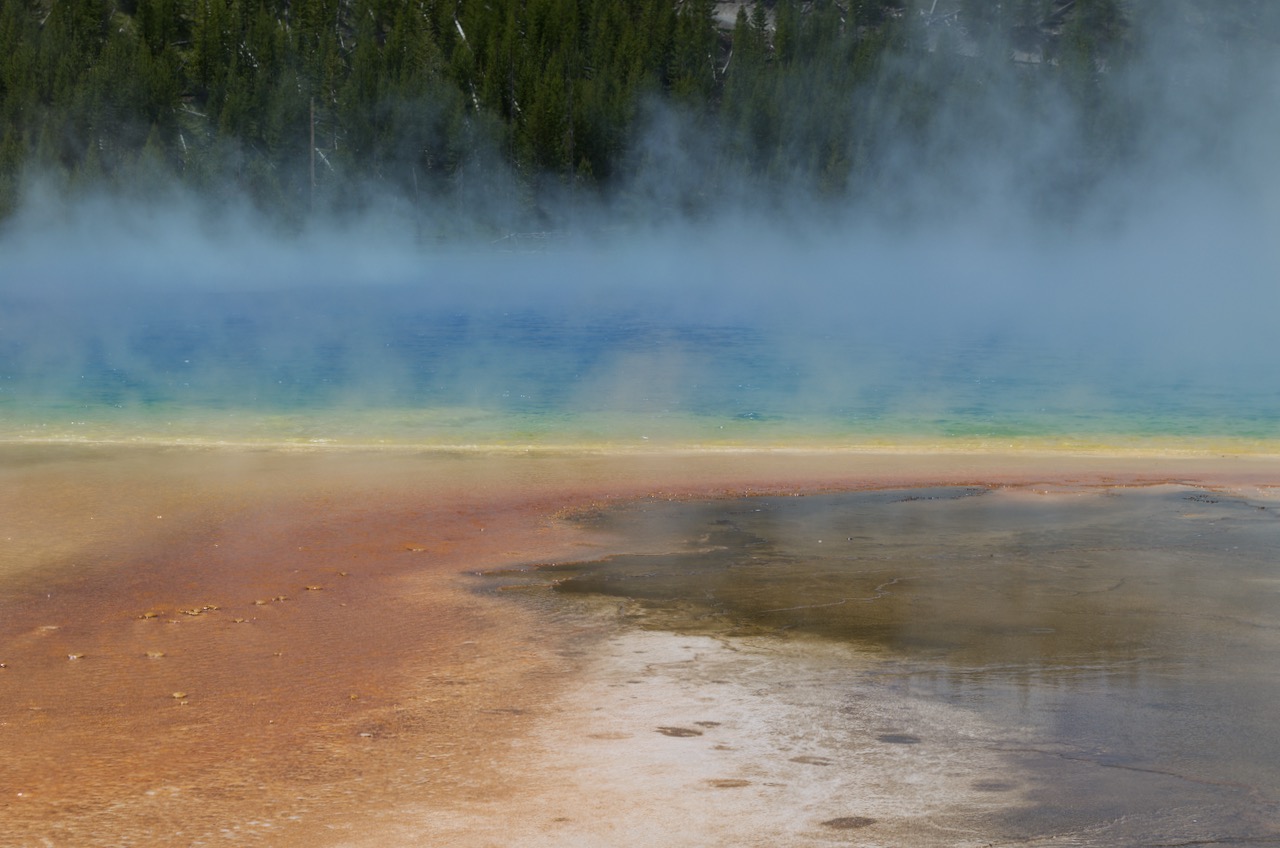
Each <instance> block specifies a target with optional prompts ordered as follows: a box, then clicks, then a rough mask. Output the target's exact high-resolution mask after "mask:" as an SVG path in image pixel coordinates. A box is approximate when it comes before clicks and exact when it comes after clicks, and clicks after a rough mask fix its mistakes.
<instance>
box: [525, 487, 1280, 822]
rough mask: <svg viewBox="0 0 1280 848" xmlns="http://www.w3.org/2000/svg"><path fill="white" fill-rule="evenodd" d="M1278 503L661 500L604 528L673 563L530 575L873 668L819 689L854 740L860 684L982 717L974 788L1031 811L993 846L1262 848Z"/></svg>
mask: <svg viewBox="0 0 1280 848" xmlns="http://www.w3.org/2000/svg"><path fill="white" fill-rule="evenodd" d="M1266 506H1268V504H1266V503H1263V502H1257V501H1253V500H1250V499H1249V498H1247V497H1243V496H1240V495H1237V494H1232V493H1229V492H1223V491H1206V490H1197V489H1189V488H1185V487H1174V486H1168V487H1154V488H1151V489H1122V488H1117V489H1109V490H1092V491H1081V492H1072V493H1060V494H1056V495H1036V494H1033V493H1032V492H1030V491H1025V490H996V489H991V490H989V489H985V488H980V487H951V488H939V489H923V490H912V491H885V492H856V493H842V494H829V495H815V496H809V497H758V498H742V499H732V500H724V501H716V502H707V503H668V502H659V501H645V502H640V503H636V504H632V505H630V506H627V507H623V508H619V509H615V510H610V511H605V512H604V513H599V514H596V515H594V516H592V517H591V518H590V520H589V522H588V523H589V524H590V525H591V526H593V527H595V528H598V529H601V530H606V531H608V532H610V533H612V534H617V535H616V536H615V538H623V539H625V538H628V537H630V538H633V539H635V540H636V548H637V549H643V550H661V551H664V553H661V554H626V555H620V556H615V557H611V558H607V559H604V560H600V561H593V562H577V563H569V564H564V565H560V566H557V567H554V568H549V569H545V570H543V571H541V572H533V573H532V574H531V575H530V578H531V579H537V578H539V577H540V578H541V579H543V580H554V581H555V583H554V590H553V594H554V595H555V596H558V597H561V598H564V599H566V600H567V599H569V598H574V599H576V600H577V601H584V602H590V601H591V599H607V600H608V602H609V603H610V604H613V605H614V606H617V607H618V608H619V609H621V610H625V611H626V615H627V620H629V621H632V622H635V623H638V624H639V625H640V626H643V627H648V628H655V629H669V630H674V631H677V632H685V633H688V632H695V633H707V634H714V635H724V634H729V635H753V636H755V637H756V638H763V639H765V640H766V643H767V640H768V639H771V638H778V639H786V640H789V641H796V640H802V639H807V638H815V637H816V638H818V639H820V640H824V641H828V640H831V641H839V642H844V643H849V644H852V645H854V646H856V647H858V648H859V649H861V650H864V651H866V652H868V653H869V654H870V656H872V657H874V658H876V661H875V662H874V664H873V665H871V666H870V667H869V668H868V669H867V670H864V671H860V672H856V673H855V672H848V673H844V674H842V672H841V670H840V669H838V668H825V667H824V668H821V669H815V679H822V680H826V681H830V685H833V686H840V687H845V689H846V691H847V692H848V699H847V702H846V703H845V704H844V705H843V706H842V707H840V708H839V709H837V710H835V711H833V714H832V716H831V722H832V725H831V727H832V728H833V729H834V730H836V731H838V729H839V728H840V727H841V725H842V723H843V722H845V721H849V722H853V721H857V720H859V719H860V717H861V716H862V714H863V710H864V705H863V702H862V701H861V700H860V699H859V697H858V695H857V693H858V692H859V691H860V690H861V689H863V688H864V687H871V688H873V689H875V690H877V691H887V692H894V693H898V694H899V695H901V696H902V697H904V698H908V699H911V700H916V699H919V700H923V701H927V702H932V703H934V704H938V705H945V707H946V708H947V709H962V710H965V711H971V712H974V713H977V714H978V715H980V716H981V717H982V719H983V720H984V721H985V722H987V724H988V726H990V727H991V728H993V730H992V731H991V738H989V739H986V740H983V742H982V745H983V746H984V749H987V750H996V751H1000V752H1004V753H1005V755H1006V757H1007V758H1008V760H1009V771H1008V773H1007V774H1004V773H997V774H975V775H974V779H973V783H972V784H971V788H972V789H973V791H975V792H983V793H1007V794H1008V796H1009V798H1010V799H1016V800H1011V801H1010V804H1011V806H1010V810H1009V813H1008V815H1007V816H1002V817H1000V821H999V822H995V823H993V824H991V827H990V832H991V833H992V834H1003V835H1007V836H1009V838H1010V839H1015V838H1020V839H1031V838H1032V837H1037V836H1044V835H1045V834H1049V833H1067V832H1073V833H1074V832H1085V831H1087V832H1090V833H1093V832H1095V829H1097V828H1102V829H1101V830H1096V832H1097V833H1099V834H1107V835H1106V836H1105V838H1103V841H1107V842H1109V843H1110V844H1148V843H1150V842H1152V841H1160V840H1166V839H1167V840H1176V838H1179V837H1180V835H1185V834H1194V833H1199V832H1202V831H1203V832H1206V833H1208V832H1216V833H1219V834H1225V835H1227V836H1229V838H1228V839H1227V840H1226V841H1230V840H1232V839H1234V840H1236V841H1239V842H1247V841H1248V840H1250V839H1256V838H1259V835H1260V834H1262V835H1264V836H1265V834H1266V833H1269V832H1270V830H1268V828H1267V826H1266V824H1267V822H1268V821H1269V820H1270V819H1269V816H1270V815H1271V814H1270V813H1269V812H1268V810H1274V809H1280V766H1278V765H1277V764H1278V763H1280V737H1277V736H1276V735H1275V733H1274V732H1273V728H1272V724H1273V722H1272V721H1271V720H1270V716H1271V715H1272V714H1273V709H1272V707H1273V705H1274V704H1275V703H1276V702H1277V701H1280V676H1277V675H1276V674H1273V673H1272V672H1271V669H1272V667H1273V666H1274V663H1273V661H1272V659H1273V657H1274V655H1275V652H1276V651H1278V650H1280V564H1278V562H1277V560H1276V556H1275V552H1276V551H1277V550H1280V521H1277V520H1276V519H1275V510H1274V509H1264V508H1263V507H1266ZM824 685H825V684H824ZM885 725H886V726H887V727H890V728H892V727H893V723H892V722H891V721H890V722H885ZM911 727H912V731H913V732H911V733H906V732H899V731H897V730H890V731H888V732H885V733H882V734H880V735H879V736H878V737H876V741H877V742H879V743H881V744H882V745H884V746H886V749H891V748H892V747H894V746H900V751H901V754H902V755H908V756H909V754H908V753H907V752H908V751H910V750H911V749H913V748H915V747H916V746H918V745H919V746H923V745H924V742H925V741H926V740H934V739H939V740H942V739H946V738H947V734H946V729H945V727H941V728H936V730H937V731H938V732H937V733H936V734H935V728H934V727H933V726H931V725H929V724H928V721H927V720H925V719H921V721H920V722H914V721H913V723H912V725H911ZM935 744H944V743H942V742H938V743H933V744H930V746H929V747H930V748H933V747H934V746H935ZM890 755H893V754H890ZM818 759H822V758H818ZM794 761H795V762H812V763H813V764H819V763H818V761H817V759H814V760H806V759H800V758H797V759H796V760H794ZM821 764H825V763H821ZM1179 810H1181V811H1193V813H1187V814H1186V815H1183V814H1182V813H1180V812H1177V811H1179ZM849 818H850V819H856V818H857V817H849ZM1113 837H1114V838H1113ZM1100 838H1102V837H1100Z"/></svg>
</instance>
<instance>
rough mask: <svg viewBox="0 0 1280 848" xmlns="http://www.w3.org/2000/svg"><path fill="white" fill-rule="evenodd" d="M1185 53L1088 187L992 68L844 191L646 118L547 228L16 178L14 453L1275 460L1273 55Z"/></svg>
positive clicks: (672, 115) (1127, 80) (1278, 409)
mask: <svg viewBox="0 0 1280 848" xmlns="http://www.w3.org/2000/svg"><path fill="white" fill-rule="evenodd" d="M1177 47H1178V44H1177V42H1176V41H1174V40H1172V39H1170V40H1169V42H1168V44H1167V45H1166V44H1163V43H1160V42H1159V39H1158V38H1157V37H1156V36H1151V43H1150V44H1147V45H1146V47H1145V49H1146V50H1147V55H1148V57H1149V58H1148V61H1147V62H1145V63H1138V64H1136V65H1135V66H1134V67H1131V68H1129V69H1127V70H1126V71H1125V74H1124V76H1123V78H1117V79H1116V80H1114V84H1116V85H1120V86H1128V87H1131V88H1132V89H1133V90H1134V94H1133V95H1132V96H1131V97H1130V98H1129V100H1128V101H1127V102H1129V103H1131V104H1135V105H1136V106H1140V107H1141V108H1144V109H1147V110H1149V114H1147V115H1145V116H1144V118H1143V120H1141V121H1136V122H1135V125H1136V126H1140V127H1141V128H1142V130H1141V134H1140V137H1139V138H1136V139H1131V140H1130V141H1131V148H1132V150H1133V151H1134V152H1132V153H1131V154H1129V155H1127V156H1126V157H1121V158H1120V160H1119V164H1117V165H1114V166H1111V167H1108V168H1106V169H1099V168H1097V167H1096V165H1095V164H1093V163H1090V162H1088V161H1084V160H1082V158H1081V154H1080V152H1079V150H1078V149H1076V147H1075V143H1076V141H1077V139H1078V131H1079V127H1080V125H1081V122H1082V121H1085V120H1086V119H1087V118H1089V117H1090V116H1088V115H1087V114H1085V115H1082V114H1079V113H1078V111H1073V109H1069V108H1068V107H1067V106H1066V105H1055V104H1053V103H1049V104H1047V105H1045V104H1040V105H1039V107H1038V108H1037V110H1036V113H1035V114H1034V115H1032V114H1025V104H1020V103H1019V101H1018V99H1017V97H1016V96H1015V94H1016V85H1015V83H1016V72H1010V74H1009V75H1008V76H1007V77H1006V80H1007V81H1008V82H1009V87H1008V89H1007V90H1005V89H1000V90H993V91H992V92H991V93H990V97H989V98H988V99H987V100H985V101H983V103H982V104H981V108H979V109H977V110H975V111H976V114H970V115H958V114H957V115H952V114H948V113H947V111H946V110H945V109H944V110H943V111H942V113H941V115H940V116H939V117H938V118H937V119H936V120H935V122H934V124H933V125H932V127H931V130H930V134H929V135H928V137H927V138H924V139H920V138H915V137H911V136H910V135H909V134H907V133H905V132H904V133H903V134H902V136H901V138H895V137H890V138H889V140H888V142H887V143H885V145H884V146H885V147H886V148H887V149H891V150H898V151H900V152H899V153H898V154H897V155H895V156H891V157H888V158H887V159H886V160H885V167H884V168H883V169H882V171H881V173H880V174H879V176H878V177H877V179H876V180H875V182H874V185H871V186H861V187H856V188H854V189H850V191H849V193H848V194H847V196H846V195H838V196H829V195H828V196H822V195H819V194H817V193H815V192H813V191H811V190H809V189H806V188H804V187H803V186H801V185H797V186H796V187H795V188H790V187H787V186H786V185H785V183H784V184H783V185H782V186H781V187H779V185H778V184H777V183H776V181H775V182H774V183H773V184H770V185H769V186H768V187H767V189H766V188H765V187H762V185H761V184H760V183H759V182H752V181H750V180H745V179H744V180H741V181H735V180H732V179H726V178H725V177H723V175H712V174H710V173H709V172H708V171H707V169H706V167H705V166H706V164H707V162H708V161H709V158H708V157H709V154H708V152H707V151H706V150H704V149H701V147H700V146H701V145H704V144H710V143H713V142H712V141H710V140H708V139H705V138H700V137H699V134H698V132H697V127H698V125H697V124H696V123H695V122H692V121H690V120H689V119H688V118H687V116H684V115H682V114H681V113H680V112H679V111H678V110H676V109H673V108H665V109H664V108H660V107H657V106H651V107H649V110H648V111H649V118H648V125H649V131H648V133H647V134H646V135H644V136H643V138H642V139H641V141H640V142H638V143H637V144H636V150H635V157H636V160H637V163H638V164H637V165H636V169H635V176H634V177H633V178H632V179H631V180H630V181H629V182H627V184H626V185H625V186H624V187H623V188H622V189H620V190H619V191H618V192H617V194H616V195H613V196H608V197H587V196H584V195H581V194H574V193H572V192H569V191H568V190H565V191H564V192H559V193H550V192H549V193H546V194H545V196H543V197H542V199H541V200H540V201H539V203H538V204H537V209H536V212H537V214H534V215H531V214H529V211H528V208H527V206H520V205H519V204H516V203H515V202H514V201H512V200H510V196H509V192H506V190H505V189H504V190H502V191H497V190H495V191H494V192H493V193H492V194H490V195H486V196H484V197H483V198H482V197H479V196H465V195H462V194H459V195H457V196H453V197H447V198H442V201H441V204H440V208H439V209H438V210H436V211H435V212H434V217H433V219H432V220H428V221H425V222H424V220H423V219H422V216H421V215H420V214H418V213H417V212H413V211H412V210H407V209H404V208H401V207H399V206H397V205H395V204H394V203H390V202H389V203H387V204H386V205H377V204H372V205H370V206H368V207H366V208H364V209H362V210H361V211H360V212H359V213H358V214H356V213H350V212H347V213H331V212H328V211H326V212H323V213H320V212H318V213H316V215H314V216H313V218H312V219H310V220H309V221H307V222H306V223H305V224H303V225H302V226H301V227H294V228H292V229H291V230H289V231H288V232H282V230H281V228H280V227H279V226H277V225H276V224H274V223H272V222H270V221H269V220H267V219H266V218H264V217H263V216H262V214H261V213H260V212H257V211H253V210H252V209H250V207H249V206H248V205H247V204H245V205H238V204H236V203H235V202H230V203H228V202H226V201H225V200H224V201H222V202H221V203H220V204H219V205H218V206H217V207H216V208H212V207H210V206H209V205H208V204H206V203H205V202H204V201H203V200H201V199H200V198H196V197H192V196H188V195H184V194H181V193H179V192H177V191H176V190H175V191H174V192H173V193H171V194H167V195H166V196H164V197H159V198H154V199H147V200H139V199H137V198H133V199H122V198H119V197H111V196H106V195H96V196H90V197H84V196H81V197H80V198H79V199H77V200H75V201H74V202H71V201H67V200H66V199H65V197H64V196H62V195H60V194H59V193H57V192H55V191H52V190H50V189H49V188H48V187H47V186H45V185H43V184H41V183H40V182H39V181H38V180H37V181H33V182H32V183H31V185H30V188H29V191H28V193H27V200H26V202H25V203H24V205H23V208H22V209H21V210H20V212H19V213H18V214H17V215H16V216H15V217H14V218H13V219H12V220H10V221H8V222H7V223H6V224H5V225H4V228H3V230H0V420H2V421H3V423H2V424H0V431H2V432H0V435H3V436H4V437H6V438H15V437H16V438H44V437H53V438H62V437H70V438H97V437H113V436H143V437H156V438H166V437H168V438H201V437H209V438H226V439H232V440H236V439H241V438H249V439H266V440H273V441H278V440H284V441H291V440H310V439H333V440H338V441H377V440H390V441H423V442H428V443H432V442H434V443H445V444H460V443H473V442H487V443H526V442H533V443H563V442H574V441H590V442H623V443H641V442H643V441H653V440H655V439H657V440H666V441H676V442H694V443H707V442H716V441H724V442H729V443H737V442H747V443H775V442H780V443H789V442H793V441H797V440H799V441H805V440H811V441H817V442H821V443H824V444H846V443H853V444H857V443H866V442H875V441H877V440H884V439H888V440H894V439H901V438H909V439H921V440H925V441H929V442H937V441H946V440H948V439H954V438H971V439H978V440H980V441H981V440H994V441H1002V440H1004V441H1007V440H1015V441H1016V440H1017V439H1020V438H1030V439H1047V440H1050V441H1052V440H1054V439H1068V440H1070V439H1077V440H1080V441H1083V442H1088V443H1093V442H1097V441H1108V440H1110V441H1115V440H1121V441H1124V440H1127V439H1141V438H1144V437H1148V436H1158V437H1173V438H1197V439H1209V440H1213V439H1226V440H1235V441H1238V442H1240V443H1241V444H1251V445H1256V444H1258V443H1271V442H1272V441H1273V440H1274V439H1276V438H1277V437H1280V432H1277V425H1276V422H1277V421H1278V420H1280V376H1278V375H1277V372H1276V370H1275V369H1274V367H1272V365H1271V363H1272V362H1273V360H1274V350H1273V344H1274V343H1273V341H1272V329H1273V328H1272V326H1271V325H1272V323H1273V320H1274V316H1275V315H1277V314H1280V286H1278V285H1277V284H1276V277H1277V270H1278V269H1280V248H1277V247H1276V244H1277V242H1276V239H1275V238H1274V234H1275V232H1276V231H1277V227H1278V226H1280V190H1278V187H1277V183H1278V179H1277V176H1276V174H1275V169H1274V168H1273V167H1272V166H1271V156H1270V151H1269V149H1268V139H1271V138H1274V137H1275V136H1274V130H1275V129H1276V126H1275V124H1276V118H1275V116H1276V115H1277V114H1280V110H1277V109H1276V108H1275V107H1276V105H1277V98H1276V93H1277V86H1276V84H1275V83H1276V79H1277V77H1276V74H1275V72H1274V68H1275V66H1276V63H1275V62H1274V57H1272V56H1271V55H1270V54H1269V53H1268V52H1265V51H1263V52H1254V51H1252V50H1251V51H1248V57H1249V58H1250V61H1251V62H1252V64H1249V63H1246V62H1245V61H1244V58H1242V57H1237V56H1232V55H1231V51H1230V49H1223V50H1221V51H1216V50H1205V49H1202V50H1201V51H1200V52H1196V53H1188V54H1186V55H1184V56H1181V57H1180V56H1179V54H1178V53H1177V50H1176V48H1177ZM1259 57H1262V58H1265V59H1266V63H1265V64H1261V65H1259V64H1257V62H1256V60H1258V59H1259ZM1244 64H1248V67H1249V69H1250V71H1249V73H1248V74H1246V73H1244V72H1243V69H1242V65H1244ZM1246 81H1247V84H1246ZM832 119H833V120H837V119H838V117H833V118H832ZM984 123H986V124H989V125H991V126H994V127H995V128H996V129H995V130H993V131H987V132H979V131H978V129H979V127H980V126H981V125H982V124H984ZM886 132H891V130H886ZM494 167H495V168H496V167H497V166H494ZM491 184H492V185H499V184H500V185H503V186H508V187H509V183H507V182H505V181H504V180H503V179H502V178H501V175H500V174H499V175H496V176H495V179H494V180H493V181H491ZM708 192H711V193H710V194H708ZM693 197H696V198H698V202H697V203H691V202H690V198H693ZM503 198H507V199H506V200H504V199H503ZM504 204H506V208H504ZM444 220H450V221H452V222H453V225H452V226H451V228H450V231H452V232H454V233H462V234H464V235H463V236H461V237H455V238H450V239H447V240H441V239H440V238H437V237H436V235H435V233H437V232H439V231H441V226H436V225H437V224H439V222H440V221H444ZM494 221H506V222H508V226H507V227H506V228H505V229H503V228H499V229H498V230H495V229H494V226H493V222H494ZM495 232H500V233H502V232H505V233H506V235H497V236H495V235H494V233H495Z"/></svg>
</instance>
